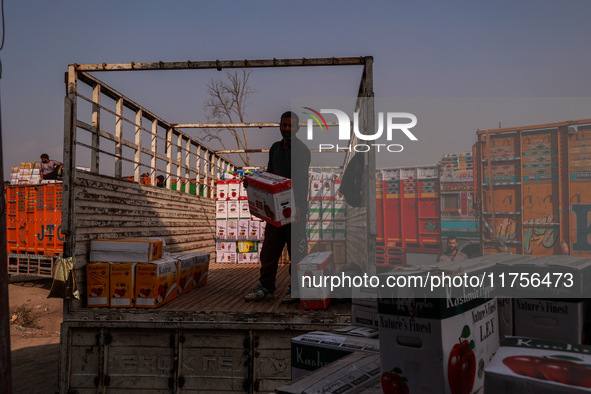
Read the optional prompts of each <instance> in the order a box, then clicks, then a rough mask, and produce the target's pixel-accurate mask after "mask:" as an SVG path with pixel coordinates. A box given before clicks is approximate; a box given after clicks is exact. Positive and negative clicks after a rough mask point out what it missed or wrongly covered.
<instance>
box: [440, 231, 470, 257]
mask: <svg viewBox="0 0 591 394" xmlns="http://www.w3.org/2000/svg"><path fill="white" fill-rule="evenodd" d="M467 259H468V256H467V255H466V254H465V253H462V252H460V251H459V250H458V238H457V237H455V236H453V235H452V236H450V237H447V251H446V252H445V253H444V254H442V255H440V256H439V257H438V258H437V261H438V262H448V261H462V260H467Z"/></svg>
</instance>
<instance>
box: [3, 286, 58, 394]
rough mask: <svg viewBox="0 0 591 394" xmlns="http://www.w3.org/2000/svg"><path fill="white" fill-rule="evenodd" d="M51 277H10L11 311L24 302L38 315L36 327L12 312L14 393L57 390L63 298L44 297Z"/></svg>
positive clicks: (44, 392)
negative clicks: (39, 278) (23, 278)
mask: <svg viewBox="0 0 591 394" xmlns="http://www.w3.org/2000/svg"><path fill="white" fill-rule="evenodd" d="M50 288H51V280H49V279H47V280H46V279H44V280H21V278H16V280H15V278H13V279H11V283H10V284H9V285H8V297H9V304H10V310H11V311H12V310H13V309H14V308H15V307H20V306H23V305H25V306H26V307H27V308H28V309H30V310H31V311H32V313H33V314H34V316H36V318H37V323H38V325H39V328H30V327H23V326H22V325H19V324H18V323H17V322H18V320H17V318H18V316H17V315H15V314H12V316H11V320H13V323H11V325H10V344H11V350H12V386H13V392H14V393H15V394H16V393H23V394H24V393H27V394H34V393H39V394H41V393H43V394H48V393H57V392H58V386H57V381H58V357H59V342H60V334H59V331H60V324H61V322H62V300H61V299H58V298H47V295H48V294H49V289H50Z"/></svg>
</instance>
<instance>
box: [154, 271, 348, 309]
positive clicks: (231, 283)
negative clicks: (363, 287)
mask: <svg viewBox="0 0 591 394" xmlns="http://www.w3.org/2000/svg"><path fill="white" fill-rule="evenodd" d="M259 267H260V265H258V264H219V263H214V264H211V265H210V271H209V275H208V280H207V284H206V285H205V286H204V287H200V288H197V289H193V290H192V291H190V292H189V293H187V294H184V295H182V296H181V297H179V298H177V299H176V300H174V301H172V302H170V303H168V304H166V305H164V306H162V307H161V308H160V309H161V310H171V311H186V310H190V311H200V312H204V313H210V312H217V311H226V312H244V313H260V312H265V313H269V312H271V313H275V312H279V313H282V312H283V313H289V312H297V311H300V312H301V313H309V312H308V311H305V310H302V309H300V306H299V303H291V304H282V303H281V299H282V298H283V296H284V295H285V293H286V291H287V288H288V286H289V282H290V276H289V265H287V264H284V265H280V266H279V270H278V272H277V290H276V291H275V299H274V300H273V301H260V302H246V301H244V299H243V297H244V295H245V294H247V293H249V292H250V291H252V289H254V288H255V287H256V286H258V283H259V282H258V278H259ZM327 311H330V312H331V313H339V314H340V313H343V314H346V313H350V311H351V305H350V303H349V302H343V301H342V300H333V302H332V303H331V305H329V307H328V309H327Z"/></svg>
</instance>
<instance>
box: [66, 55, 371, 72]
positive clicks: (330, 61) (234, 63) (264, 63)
mask: <svg viewBox="0 0 591 394" xmlns="http://www.w3.org/2000/svg"><path fill="white" fill-rule="evenodd" d="M369 59H373V58H372V57H371V56H366V57H332V58H309V59H307V58H301V59H265V60H211V61H189V60H188V61H186V62H145V63H143V62H130V63H102V64H74V65H73V66H74V67H75V68H76V69H77V70H78V71H87V72H89V71H131V70H137V71H139V70H195V69H217V70H222V69H224V68H265V67H310V66H360V65H364V64H365V63H366V62H367V60H369Z"/></svg>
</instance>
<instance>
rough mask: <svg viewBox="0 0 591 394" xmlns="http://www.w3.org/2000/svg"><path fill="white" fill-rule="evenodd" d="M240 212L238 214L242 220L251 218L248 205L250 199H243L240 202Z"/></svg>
mask: <svg viewBox="0 0 591 394" xmlns="http://www.w3.org/2000/svg"><path fill="white" fill-rule="evenodd" d="M239 209H240V212H239V213H238V216H239V218H240V219H241V220H250V208H249V207H248V201H243V200H241V201H240V202H239Z"/></svg>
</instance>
